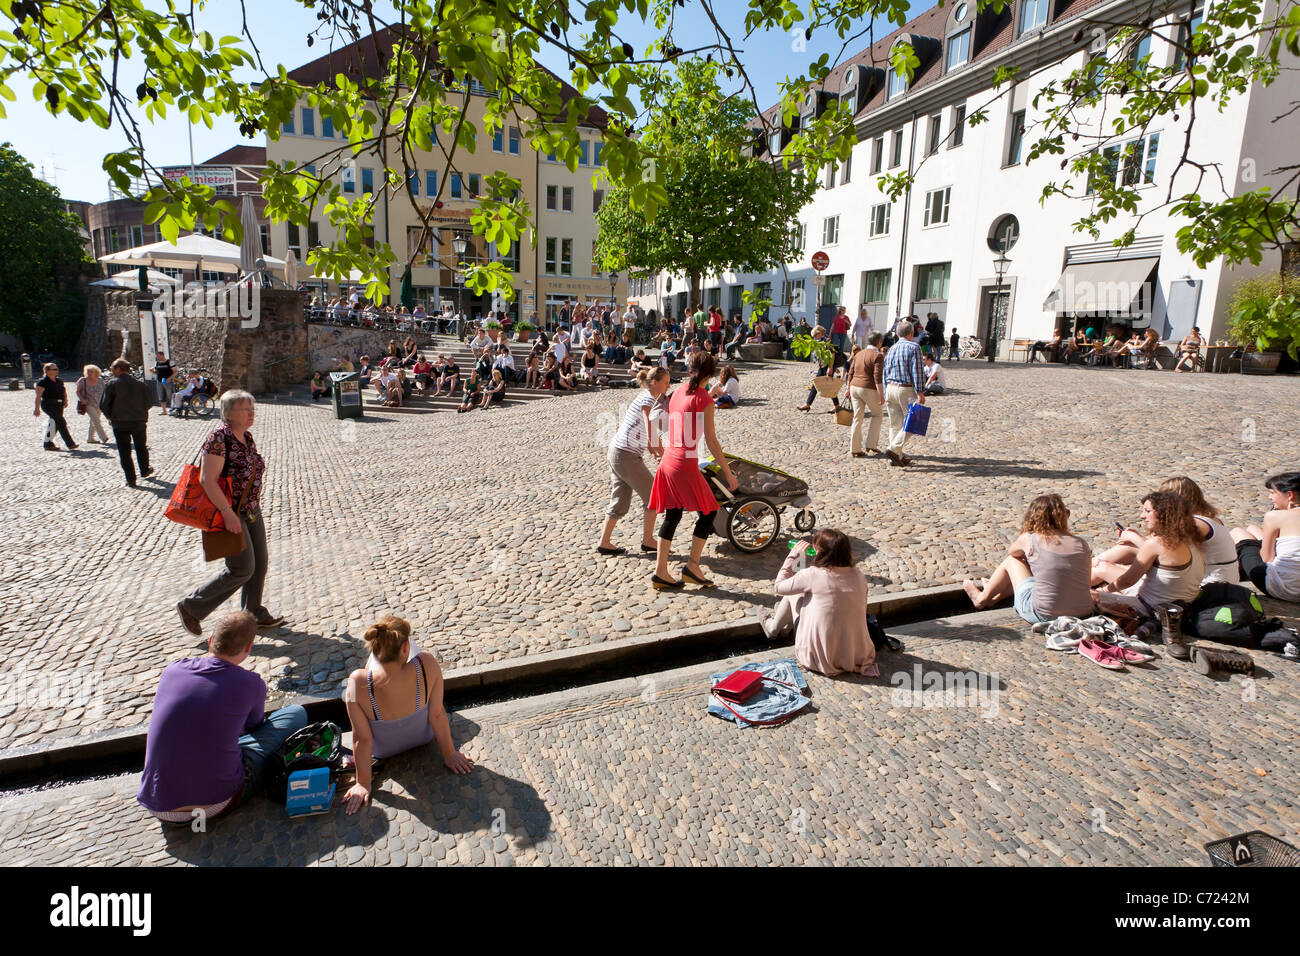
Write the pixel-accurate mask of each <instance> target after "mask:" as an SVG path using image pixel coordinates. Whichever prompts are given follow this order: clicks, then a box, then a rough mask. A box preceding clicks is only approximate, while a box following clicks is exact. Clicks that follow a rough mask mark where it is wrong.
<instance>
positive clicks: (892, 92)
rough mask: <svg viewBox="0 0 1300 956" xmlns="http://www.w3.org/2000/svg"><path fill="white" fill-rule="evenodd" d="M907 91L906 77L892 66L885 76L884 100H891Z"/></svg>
mask: <svg viewBox="0 0 1300 956" xmlns="http://www.w3.org/2000/svg"><path fill="white" fill-rule="evenodd" d="M906 91H907V77H906V76H903V75H902V74H901V73H899V72H898V71H897V70H895V69H894V68H893V67H892V66H891V67H890V68H889V72H888V73H887V74H886V76H885V99H886V100H892V99H893V98H894V97H896V96H898V95H899V94H900V93H904V92H906Z"/></svg>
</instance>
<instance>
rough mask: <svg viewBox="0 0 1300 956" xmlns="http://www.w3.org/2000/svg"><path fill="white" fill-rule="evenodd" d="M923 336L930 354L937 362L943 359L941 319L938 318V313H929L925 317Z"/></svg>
mask: <svg viewBox="0 0 1300 956" xmlns="http://www.w3.org/2000/svg"><path fill="white" fill-rule="evenodd" d="M925 334H926V341H927V342H928V344H929V346H930V354H931V355H933V356H934V360H935V361H936V362H937V361H939V359H941V358H943V319H941V318H939V313H937V312H931V313H930V314H929V315H928V316H926V322H925Z"/></svg>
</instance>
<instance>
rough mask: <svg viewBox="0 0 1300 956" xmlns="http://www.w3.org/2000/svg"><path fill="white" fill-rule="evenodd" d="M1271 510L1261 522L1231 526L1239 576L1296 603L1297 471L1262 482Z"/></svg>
mask: <svg viewBox="0 0 1300 956" xmlns="http://www.w3.org/2000/svg"><path fill="white" fill-rule="evenodd" d="M1264 487H1265V488H1267V489H1268V499H1269V502H1270V503H1271V504H1272V505H1273V510H1272V511H1270V512H1269V513H1268V514H1266V515H1264V521H1263V525H1262V526H1260V525H1251V526H1250V527H1249V528H1245V529H1243V528H1233V529H1232V540H1233V541H1235V542H1237V559H1238V561H1239V562H1240V568H1241V577H1242V580H1249V581H1250V583H1251V584H1253V585H1255V587H1257V588H1258V589H1259V590H1260V591H1263V592H1264V593H1265V594H1267V595H1268V596H1269V597H1275V598H1279V599H1280V600H1283V601H1292V602H1295V603H1297V604H1300V471H1288V472H1283V473H1282V474H1280V475H1274V476H1273V477H1272V478H1269V479H1268V480H1267V481H1266V482H1264Z"/></svg>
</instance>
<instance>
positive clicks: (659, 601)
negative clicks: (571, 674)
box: [0, 362, 1300, 748]
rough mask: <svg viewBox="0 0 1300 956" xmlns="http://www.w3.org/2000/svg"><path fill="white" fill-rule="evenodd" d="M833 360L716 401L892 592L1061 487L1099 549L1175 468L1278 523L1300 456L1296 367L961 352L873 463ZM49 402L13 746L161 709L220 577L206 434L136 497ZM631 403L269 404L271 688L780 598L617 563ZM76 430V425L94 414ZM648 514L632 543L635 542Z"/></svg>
mask: <svg viewBox="0 0 1300 956" xmlns="http://www.w3.org/2000/svg"><path fill="white" fill-rule="evenodd" d="M809 372H810V369H809V367H808V366H806V365H785V364H778V365H776V366H774V367H772V368H770V369H764V370H762V371H759V372H755V373H752V374H748V375H746V376H745V380H744V382H743V388H744V390H745V396H746V398H747V400H748V403H747V405H746V406H745V407H742V408H741V409H739V410H737V411H730V412H721V413H719V414H718V422H719V432H720V438H721V440H722V442H723V444H724V446H725V447H726V448H727V449H728V450H729V451H731V452H733V453H735V454H740V455H743V456H745V457H748V458H752V459H754V460H756V461H760V462H765V463H770V464H774V465H777V466H780V467H784V468H786V469H787V470H789V471H791V472H793V473H794V474H796V475H799V476H800V477H803V478H805V479H807V481H808V482H809V484H810V486H811V489H812V493H813V495H814V496H815V498H816V499H817V511H818V516H819V525H823V526H824V525H831V526H838V527H841V528H843V529H844V530H845V531H847V532H848V533H849V534H850V535H851V536H852V537H853V538H854V541H855V546H856V549H857V553H858V555H859V556H860V558H861V559H862V565H861V567H862V569H863V571H864V572H865V573H866V574H867V575H868V578H869V580H870V582H871V584H872V587H873V588H876V589H884V590H886V591H897V590H902V589H909V588H914V587H921V586H927V585H933V584H940V583H945V582H955V581H959V580H961V578H963V577H965V576H969V575H973V574H975V573H976V572H981V571H984V572H987V570H988V569H989V568H990V567H991V566H992V565H993V564H994V563H995V562H996V560H998V559H999V557H1000V555H1001V553H1002V551H1003V549H1004V548H1005V545H1006V543H1007V542H1008V541H1009V540H1010V538H1011V537H1012V536H1013V535H1014V532H1015V530H1016V528H1017V527H1018V524H1019V521H1020V517H1021V515H1022V513H1023V510H1024V507H1025V505H1026V503H1027V502H1028V500H1029V499H1030V498H1031V497H1032V496H1033V495H1035V494H1038V493H1041V492H1044V491H1048V490H1053V491H1059V492H1061V493H1062V494H1064V495H1065V497H1066V500H1067V502H1068V503H1069V505H1070V507H1071V509H1072V510H1073V513H1074V521H1075V523H1076V526H1077V527H1078V529H1079V530H1081V532H1082V533H1083V534H1085V535H1087V536H1088V537H1090V538H1091V539H1092V540H1093V542H1094V543H1095V544H1098V545H1100V544H1104V543H1106V542H1107V541H1109V540H1110V537H1111V532H1110V531H1109V530H1108V529H1109V528H1110V525H1111V522H1112V521H1113V520H1115V519H1117V518H1119V519H1122V520H1136V516H1137V514H1138V511H1139V497H1140V495H1141V494H1142V493H1143V492H1145V491H1147V490H1149V489H1150V488H1152V487H1153V486H1154V485H1155V484H1156V483H1157V481H1159V480H1160V479H1161V478H1163V477H1165V476H1168V475H1173V474H1180V473H1186V474H1189V475H1192V476H1194V477H1195V478H1196V479H1197V480H1198V481H1201V482H1202V484H1203V486H1204V487H1205V488H1206V490H1207V492H1208V494H1209V496H1210V499H1211V500H1212V501H1214V502H1216V503H1217V504H1219V505H1220V506H1221V507H1223V508H1224V509H1225V511H1226V517H1227V519H1228V520H1229V521H1232V522H1236V523H1241V522H1246V521H1249V520H1255V521H1257V520H1258V519H1259V515H1260V514H1261V511H1262V508H1263V507H1264V506H1265V499H1264V497H1263V490H1262V487H1261V482H1262V479H1263V477H1264V476H1265V475H1267V474H1269V473H1270V472H1273V471H1275V470H1278V469H1281V468H1283V467H1292V468H1294V467H1298V466H1300V459H1297V457H1296V455H1297V454H1298V453H1297V452H1296V450H1295V449H1296V446H1297V439H1298V438H1300V422H1298V421H1297V419H1296V417H1295V416H1294V415H1290V414H1280V413H1279V410H1284V409H1287V408H1291V409H1294V408H1296V407H1300V379H1297V378H1288V377H1274V378H1242V377H1240V376H1227V375H1174V374H1171V373H1167V372H1164V373H1162V372H1145V371H1131V372H1130V371H1114V370H1101V369H1080V368H1071V369H1066V368H1062V367H1059V366H1051V367H1044V366H1041V365H1038V366H1021V365H995V366H988V365H987V364H986V363H966V362H963V363H960V364H958V365H956V366H954V367H953V368H952V369H951V372H950V379H951V383H952V385H953V386H954V388H955V391H954V393H953V394H950V395H946V396H943V397H941V398H938V399H935V400H934V401H933V403H932V404H933V407H934V419H933V420H932V425H931V428H932V437H929V438H926V439H923V440H918V441H916V442H915V443H914V444H913V445H912V446H910V449H909V450H911V451H912V452H913V453H914V454H915V455H916V456H917V461H916V464H915V465H914V466H913V467H911V468H909V469H907V470H902V469H897V468H890V467H888V465H887V464H886V462H885V461H884V460H883V459H853V458H851V457H849V455H848V447H847V446H848V434H849V432H848V429H847V428H842V427H838V426H836V425H835V424H834V423H833V420H832V417H831V416H830V415H827V414H824V413H823V412H822V411H820V410H817V411H814V412H812V413H808V414H801V413H799V412H797V411H795V406H796V405H797V404H800V403H801V402H802V398H803V389H804V388H806V385H807V382H808V379H809ZM31 394H32V393H31V392H30V391H28V392H23V393H20V394H18V393H12V392H7V391H6V392H0V488H3V495H4V514H5V516H6V518H7V519H8V520H7V521H6V522H5V525H4V537H5V540H4V543H3V546H2V547H0V621H2V622H3V624H0V661H2V662H3V665H4V671H5V672H6V676H7V678H8V680H9V681H10V682H11V683H10V685H9V686H10V687H11V688H12V687H14V686H17V687H19V688H21V690H19V691H11V690H6V693H4V694H3V695H0V748H3V747H11V746H15V745H23V744H30V743H33V742H35V741H37V740H40V739H43V738H46V737H52V736H68V735H75V734H79V733H86V732H89V731H93V730H98V729H103V728H107V727H115V726H131V725H137V724H140V723H142V722H144V721H145V720H146V719H147V716H148V710H149V708H150V706H151V702H152V698H153V690H154V686H155V683H156V680H157V676H158V674H159V672H160V671H161V669H162V667H163V666H165V664H166V663H168V662H169V661H171V660H174V659H177V658H179V657H182V656H186V655H188V654H191V653H193V652H194V650H195V647H196V643H195V641H194V639H193V638H192V637H191V636H190V635H188V634H187V633H186V632H184V631H183V630H182V629H181V627H180V624H179V621H178V620H177V617H176V613H175V611H174V605H175V603H176V601H177V600H178V599H179V598H180V597H181V596H182V595H184V594H185V593H187V592H188V591H189V590H191V589H192V588H193V587H194V586H195V585H196V584H197V583H198V582H200V581H201V580H202V579H204V578H205V577H206V576H207V575H208V574H210V573H211V571H212V567H213V566H211V565H205V564H204V563H203V561H202V560H201V556H200V554H199V547H198V541H197V535H196V533H195V532H193V531H191V530H189V529H185V528H182V527H180V526H177V525H174V524H172V523H170V522H168V521H166V520H165V519H164V518H163V517H162V508H163V505H164V504H165V501H166V498H167V496H168V495H169V494H170V491H171V489H172V482H174V481H175V480H176V478H177V477H178V476H179V473H180V470H181V467H182V466H183V465H184V464H185V462H186V461H187V460H189V459H190V458H191V456H193V454H194V453H195V451H196V450H197V447H198V444H199V442H200V440H201V439H202V437H203V435H204V434H205V432H206V429H207V428H208V427H209V426H208V424H206V423H199V422H194V421H182V420H175V419H170V418H163V417H159V416H157V415H155V417H154V419H153V421H152V422H151V424H150V441H151V445H152V449H153V461H154V464H155V466H156V468H157V469H158V474H157V476H156V477H157V478H158V479H160V481H158V482H156V483H153V484H150V483H149V482H143V483H142V487H141V488H140V489H139V490H136V491H131V490H129V489H126V488H124V487H123V486H122V478H121V473H120V470H119V468H118V465H117V461H116V453H115V451H114V449H112V448H111V447H109V448H102V447H100V446H97V445H85V444H83V445H82V447H81V450H80V451H78V452H76V453H72V454H69V453H66V452H62V451H61V452H58V453H52V452H43V451H41V450H40V436H41V425H40V423H38V422H37V421H36V419H34V418H33V417H32V415H31V408H32V397H31ZM632 395H633V393H632V392H631V391H628V390H614V391H606V392H602V393H597V394H594V395H593V394H584V395H578V396H569V397H565V398H564V399H562V400H561V399H556V400H554V401H547V402H544V403H530V404H528V405H522V406H519V407H514V408H507V409H498V410H493V411H490V412H475V413H472V414H470V415H460V416H457V415H445V414H428V415H414V414H384V413H373V414H367V417H366V418H365V419H363V420H360V421H355V420H349V421H344V422H340V421H336V420H335V419H334V418H333V415H332V413H331V412H330V410H329V408H328V406H327V405H325V404H324V403H322V404H320V405H315V406H313V405H312V404H311V403H310V402H301V401H281V402H277V403H273V402H263V403H262V404H261V405H260V406H259V409H258V419H257V424H256V426H255V428H254V434H255V435H256V436H257V441H258V445H259V447H260V448H261V449H262V450H263V452H264V453H265V454H266V455H267V457H268V462H269V478H268V482H267V487H266V492H265V495H266V500H265V502H264V504H265V511H266V514H267V516H268V517H269V521H268V527H269V531H270V553H271V572H270V577H269V580H268V582H267V592H266V602H267V605H268V607H270V608H271V609H273V610H275V611H278V612H281V613H283V614H285V615H287V617H288V618H289V622H290V623H289V625H288V626H287V627H285V628H283V629H281V630H279V631H278V632H275V633H272V634H269V635H266V636H265V637H263V638H261V639H259V641H258V644H257V646H256V647H255V650H254V658H253V660H254V661H255V666H256V669H257V670H258V671H259V673H261V674H262V675H263V676H264V677H265V678H266V679H267V681H268V684H269V685H270V686H271V688H272V692H273V694H275V695H281V694H286V695H287V694H296V693H315V694H331V693H334V692H335V691H336V689H337V687H338V685H339V681H340V680H341V678H342V677H343V676H344V675H345V674H346V673H347V672H348V671H349V670H350V669H352V668H353V667H355V666H358V664H359V662H360V661H361V657H362V655H361V653H360V646H361V642H360V635H361V633H362V632H363V630H364V629H365V627H366V626H368V625H369V623H370V622H372V621H373V620H374V619H375V618H376V617H377V616H379V615H381V614H383V613H386V612H389V611H392V612H395V613H398V614H402V615H404V616H406V617H408V618H410V619H411V620H412V622H413V623H414V625H415V627H416V629H417V635H418V636H417V640H418V641H419V642H420V643H421V644H422V645H424V646H426V647H431V648H432V649H434V650H436V652H437V653H438V655H439V657H440V658H441V659H442V660H443V662H444V663H445V664H446V665H447V666H449V667H452V668H461V667H469V666H473V665H477V664H483V663H487V662H491V661H501V660H506V659H510V658H516V657H519V656H522V655H525V654H529V653H537V652H542V651H550V650H555V649H558V648H563V647H571V646H579V645H584V644H588V643H592V642H599V641H606V640H616V639H618V638H620V637H622V636H624V635H628V634H646V633H655V632H664V631H667V630H672V629H676V628H681V627H686V626H692V625H698V624H706V623H711V622H720V621H724V620H734V619H738V618H742V617H744V616H746V615H747V614H750V613H752V611H751V608H752V605H753V603H754V602H755V601H758V602H762V603H771V602H772V601H773V600H774V599H773V598H772V597H771V596H770V582H771V580H772V578H773V577H774V576H775V572H776V569H777V567H778V566H779V563H780V560H781V558H782V554H783V553H784V547H783V546H782V545H781V544H779V543H778V545H777V546H776V547H774V548H773V549H772V550H771V551H770V552H768V553H766V554H764V555H760V556H746V555H742V554H740V553H738V552H737V551H735V550H734V549H733V548H732V547H731V546H730V545H729V544H726V543H725V542H722V543H721V544H718V543H715V544H713V545H710V548H709V550H708V552H707V553H706V559H705V564H706V566H707V567H708V568H710V569H711V571H712V573H713V576H714V577H715V579H716V580H717V581H718V583H719V587H718V588H717V589H716V590H714V591H711V592H708V593H677V594H664V593H659V592H655V591H653V590H651V588H650V587H649V580H648V579H649V576H650V570H651V564H650V561H649V559H647V558H643V557H641V556H640V555H637V556H635V557H631V556H629V557H621V558H602V557H599V556H597V555H596V554H595V552H594V545H595V542H596V538H597V535H598V533H599V528H600V525H601V522H602V521H603V518H604V510H605V506H606V502H607V498H608V481H609V479H608V466H607V464H606V461H605V447H606V445H607V442H608V438H609V436H610V435H611V434H612V431H613V429H614V428H616V426H617V423H618V421H619V420H620V417H621V412H620V406H621V405H623V404H624V403H626V402H627V401H629V399H630V398H631V397H632ZM814 407H815V409H816V408H820V409H825V408H829V405H828V404H827V402H826V401H825V400H823V399H819V400H818V402H817V405H816V406H814ZM72 418H73V419H74V421H73V422H72V428H73V430H74V434H75V435H76V437H77V438H78V439H80V438H81V437H82V436H83V435H84V428H85V424H84V421H83V420H79V419H77V416H76V415H75V414H74V415H73V416H72ZM146 489H148V490H146ZM787 517H789V516H787ZM635 523H636V522H635V520H634V516H633V517H632V518H629V519H625V521H624V522H623V524H622V525H621V526H620V529H619V538H618V540H620V541H621V543H623V544H626V545H630V546H632V548H633V549H635V545H636V535H637V534H638V533H639V532H638V531H637V530H636V529H635V528H634V527H633V526H634V524H635ZM787 530H788V529H787ZM784 536H785V535H784V534H783V535H782V537H783V538H784ZM682 537H683V538H684V537H685V536H684V535H682ZM684 547H685V543H684V541H683V542H681V543H679V545H678V552H679V553H681V552H682V550H683V549H684ZM230 606H233V605H230ZM87 688H89V689H90V690H87ZM76 695H80V696H76ZM70 701H71V703H70ZM83 701H84V703H83Z"/></svg>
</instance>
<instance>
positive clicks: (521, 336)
mask: <svg viewBox="0 0 1300 956" xmlns="http://www.w3.org/2000/svg"><path fill="white" fill-rule="evenodd" d="M532 331H533V323H531V322H529V321H528V320H527V319H521V320H520V321H518V322H516V323H515V338H517V339H518V340H519V341H520V342H527V341H528V336H529V334H530V333H531V332H532Z"/></svg>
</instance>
